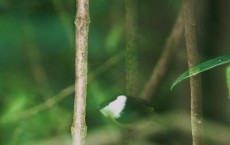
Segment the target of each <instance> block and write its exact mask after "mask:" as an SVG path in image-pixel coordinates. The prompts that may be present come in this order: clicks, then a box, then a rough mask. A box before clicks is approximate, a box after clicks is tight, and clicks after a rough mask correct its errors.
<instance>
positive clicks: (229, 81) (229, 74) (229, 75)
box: [226, 65, 230, 99]
mask: <svg viewBox="0 0 230 145" xmlns="http://www.w3.org/2000/svg"><path fill="white" fill-rule="evenodd" d="M226 80H227V85H228V93H229V94H228V97H229V99H230V65H229V66H228V67H227V69H226Z"/></svg>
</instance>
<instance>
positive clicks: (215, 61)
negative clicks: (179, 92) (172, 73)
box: [171, 55, 230, 90]
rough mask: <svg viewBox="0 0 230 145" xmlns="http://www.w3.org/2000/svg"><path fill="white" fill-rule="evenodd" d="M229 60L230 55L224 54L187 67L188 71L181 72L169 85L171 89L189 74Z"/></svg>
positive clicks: (197, 72) (189, 75) (192, 74)
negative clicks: (189, 67)
mask: <svg viewBox="0 0 230 145" xmlns="http://www.w3.org/2000/svg"><path fill="white" fill-rule="evenodd" d="M228 62H230V55H224V56H220V57H217V58H214V59H211V60H208V61H205V62H203V63H201V64H199V65H197V66H195V67H193V68H191V69H189V70H188V71H186V72H185V73H183V74H181V75H180V76H179V77H178V78H177V79H176V80H175V81H174V82H173V84H172V86H171V90H172V89H173V88H174V87H175V86H176V85H177V84H178V83H179V82H181V81H182V80H184V79H186V78H189V77H191V76H194V75H197V74H199V73H201V72H204V71H206V70H209V69H212V68H214V67H217V66H219V65H222V64H225V63H228Z"/></svg>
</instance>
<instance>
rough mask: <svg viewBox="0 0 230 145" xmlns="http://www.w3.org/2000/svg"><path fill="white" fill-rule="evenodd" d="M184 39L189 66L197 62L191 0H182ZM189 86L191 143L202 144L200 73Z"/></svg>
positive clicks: (191, 79)
mask: <svg viewBox="0 0 230 145" xmlns="http://www.w3.org/2000/svg"><path fill="white" fill-rule="evenodd" d="M183 11H184V22H185V41H186V48H187V56H188V65H189V68H191V67H194V66H195V65H197V64H198V63H199V57H198V50H197V42H196V27H195V26H196V21H195V14H194V9H193V0H183ZM190 88H191V126H192V140H193V145H202V144H203V138H202V134H203V122H202V88H201V79H200V75H196V76H193V77H190Z"/></svg>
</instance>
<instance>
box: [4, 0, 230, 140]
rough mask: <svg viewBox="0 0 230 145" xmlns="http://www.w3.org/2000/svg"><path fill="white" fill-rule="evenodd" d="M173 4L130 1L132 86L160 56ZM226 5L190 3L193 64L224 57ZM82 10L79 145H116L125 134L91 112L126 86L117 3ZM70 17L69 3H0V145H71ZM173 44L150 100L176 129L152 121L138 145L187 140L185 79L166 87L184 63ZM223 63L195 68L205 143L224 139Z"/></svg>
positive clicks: (94, 2)
mask: <svg viewBox="0 0 230 145" xmlns="http://www.w3.org/2000/svg"><path fill="white" fill-rule="evenodd" d="M180 5H181V1H180V0H162V1H159V0H151V1H150V0H139V1H138V8H137V10H138V31H139V53H138V54H139V79H140V82H139V83H140V84H139V86H140V90H139V91H140V92H141V90H142V89H143V86H144V85H145V83H146V82H147V81H148V79H149V78H150V75H151V72H152V70H153V69H154V66H155V64H156V63H157V60H158V59H159V57H160V54H161V53H162V50H163V47H164V45H165V42H166V40H167V38H168V36H169V34H170V32H171V29H172V27H173V24H174V22H175V20H176V18H177V14H178V12H179V10H180ZM229 7H230V1H224V0H218V1H214V0H203V1H197V3H196V4H195V11H196V18H197V40H198V48H199V54H200V60H201V61H205V60H208V59H211V58H215V57H217V56H221V55H225V54H229V52H230V51H229V48H230V40H229V38H230V27H229V26H230V18H229V15H230V9H229ZM90 14H91V23H90V30H89V50H88V51H89V56H88V61H89V82H88V94H87V126H88V138H87V144H89V145H90V144H91V145H92V144H98V145H113V144H121V142H120V141H121V139H122V134H123V132H124V131H123V130H122V129H119V128H117V127H115V126H113V125H111V123H109V122H108V121H105V119H104V118H103V116H102V115H101V114H100V113H99V111H98V109H99V105H100V103H101V102H103V101H104V100H106V99H108V98H113V97H115V96H117V95H120V94H124V93H125V58H124V56H125V55H124V53H125V52H124V50H125V47H126V43H125V41H126V40H125V39H126V38H125V2H124V1H118V0H90ZM74 18H75V1H74V0H69V1H65V0H33V1H29V0H1V1H0V144H1V145H69V144H71V134H70V127H71V124H72V115H73V99H74V93H73V87H72V85H74V81H75V78H74V77H75V75H74V74H75V73H74V70H75V68H74V66H75V65H74V57H75V50H74V31H75V30H74V23H73V21H74ZM178 47H179V48H178V49H177V52H176V53H175V54H174V55H175V56H174V59H173V62H172V65H170V66H169V67H170V68H169V70H168V72H167V75H166V76H165V77H164V79H163V80H162V81H161V83H160V84H159V86H158V88H157V92H156V94H155V95H154V96H153V99H152V102H151V104H152V106H153V107H154V110H155V111H156V112H157V113H158V114H159V115H160V116H162V118H163V119H166V120H168V121H166V123H167V125H168V126H174V127H172V129H169V130H160V129H159V130H157V129H155V127H154V126H152V127H153V128H148V129H149V130H151V129H152V130H157V131H155V132H150V133H149V134H148V137H147V138H145V139H140V140H139V141H140V143H139V144H142V145H145V144H146V145H147V144H154V145H182V144H187V145H189V144H191V134H190V132H189V131H188V130H189V129H188V130H186V129H185V128H186V127H187V128H189V127H190V124H189V112H190V95H189V94H190V92H189V85H188V84H189V83H188V80H186V81H183V82H181V83H180V84H178V86H177V87H176V88H175V89H174V90H173V91H170V85H171V84H172V82H173V80H175V79H176V77H177V76H179V75H180V74H181V73H182V72H184V71H186V70H187V61H186V53H185V46H184V42H183V39H182V40H181V43H180V45H179V46H178ZM226 67H227V65H223V66H220V67H218V68H215V69H212V70H210V71H208V72H205V73H202V81H203V82H202V84H203V115H204V119H205V126H204V132H205V142H206V144H207V145H216V144H219V145H229V144H230V140H229V135H230V134H229V131H228V130H230V127H229V125H230V124H229V123H230V115H229V114H230V101H229V98H228V90H227V86H226V75H225V69H226ZM66 88H67V89H66ZM63 90H64V91H63ZM47 100H49V101H47ZM44 102H45V103H44ZM178 112H180V113H178ZM181 112H182V113H181ZM181 114H182V115H181ZM185 120H187V121H185ZM171 124H173V125H171ZM178 124H185V125H184V126H185V128H183V127H184V126H182V127H181V126H177V125H178ZM146 132H147V131H146ZM141 141H143V142H141Z"/></svg>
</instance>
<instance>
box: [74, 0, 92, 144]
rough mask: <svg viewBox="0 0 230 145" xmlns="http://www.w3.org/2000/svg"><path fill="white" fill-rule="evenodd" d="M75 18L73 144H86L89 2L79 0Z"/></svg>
mask: <svg viewBox="0 0 230 145" xmlns="http://www.w3.org/2000/svg"><path fill="white" fill-rule="evenodd" d="M76 6H77V8H76V9H77V12H76V18H75V21H74V23H75V33H76V34H75V47H76V59H75V65H76V66H75V67H76V70H75V73H76V80H75V100H74V117H73V125H72V128H71V131H72V137H73V145H84V144H85V138H86V134H87V126H86V122H85V117H86V92H87V73H88V69H87V66H88V64H87V59H88V31H89V22H90V15H89V2H88V0H77V2H76Z"/></svg>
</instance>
